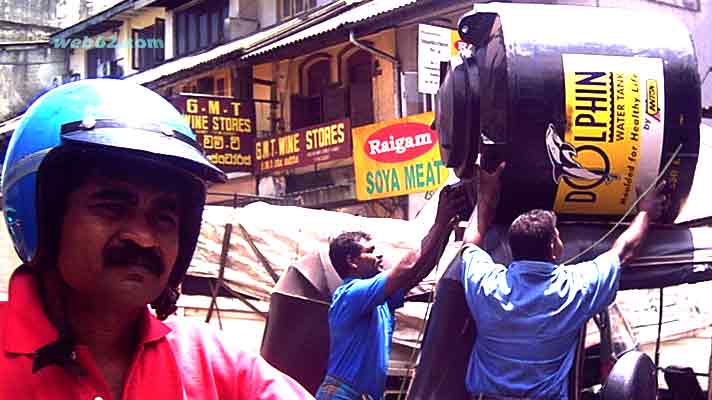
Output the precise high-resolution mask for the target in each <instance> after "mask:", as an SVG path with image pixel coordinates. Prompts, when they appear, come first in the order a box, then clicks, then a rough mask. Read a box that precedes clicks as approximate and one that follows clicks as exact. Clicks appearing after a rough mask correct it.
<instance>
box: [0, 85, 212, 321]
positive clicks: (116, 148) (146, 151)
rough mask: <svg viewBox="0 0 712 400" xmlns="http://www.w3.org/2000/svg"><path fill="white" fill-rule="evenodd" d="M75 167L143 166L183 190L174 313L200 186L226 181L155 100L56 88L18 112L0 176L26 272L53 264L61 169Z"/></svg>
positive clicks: (149, 95)
mask: <svg viewBox="0 0 712 400" xmlns="http://www.w3.org/2000/svg"><path fill="white" fill-rule="evenodd" d="M76 160H82V162H84V163H87V162H88V163H90V165H91V163H92V162H94V161H96V162H104V163H106V162H107V161H108V162H109V163H110V165H112V166H113V165H116V168H121V167H122V165H142V166H144V167H145V168H156V169H161V171H163V170H165V171H166V172H167V173H169V174H170V175H171V176H177V177H179V178H180V179H182V181H181V182H183V184H182V187H185V190H183V192H182V193H180V195H181V196H182V198H184V199H186V202H187V204H188V206H187V207H185V210H186V211H185V214H186V215H183V219H182V221H184V223H182V224H181V232H180V243H179V253H178V258H177V260H176V265H175V266H174V269H173V272H172V275H171V277H170V280H169V289H173V291H174V292H175V293H173V294H172V296H173V297H174V298H172V299H170V300H169V302H172V303H173V305H172V307H173V308H174V303H175V300H176V299H177V291H176V290H175V289H176V288H177V287H178V285H179V284H180V283H181V282H182V280H183V278H184V277H185V274H186V271H187V269H188V266H189V264H190V260H191V258H192V255H193V252H194V251H195V246H196V243H197V240H198V235H199V233H200V224H201V220H202V212H203V205H204V203H205V195H206V187H207V186H206V185H207V184H208V183H210V182H224V181H225V180H226V177H225V174H224V173H223V172H222V171H221V170H220V169H218V168H217V167H215V166H214V165H213V164H211V163H210V161H208V159H207V158H206V157H205V154H204V153H203V151H202V150H201V148H200V147H199V146H198V144H197V142H196V136H195V134H194V133H193V132H192V131H191V129H190V127H189V126H188V124H187V123H186V122H185V120H184V119H183V118H182V116H181V115H180V113H179V112H178V111H177V110H176V109H175V108H174V107H173V106H172V105H171V104H170V103H169V102H168V101H166V100H165V99H164V98H163V97H161V96H160V95H158V94H157V93H155V92H153V91H151V90H149V89H147V88H145V87H143V86H141V85H137V84H134V83H129V82H126V81H122V80H115V79H87V80H81V81H77V82H73V83H69V84H66V85H63V86H60V87H57V88H55V89H53V90H51V91H49V92H47V93H45V94H44V95H43V96H41V97H40V98H39V99H37V101H35V102H34V103H33V104H32V105H31V106H30V107H29V109H28V110H27V111H26V112H25V115H24V116H23V118H22V120H21V122H20V124H19V126H18V127H17V129H16V130H15V132H14V134H13V136H12V138H11V140H10V143H9V146H8V150H7V153H6V157H5V163H4V165H3V170H2V195H3V200H4V209H3V211H4V217H5V222H6V224H7V227H8V229H9V231H10V236H11V237H12V240H13V243H14V246H15V250H16V251H17V254H18V255H19V257H20V259H21V260H22V261H23V262H24V263H25V264H27V265H29V266H30V267H36V265H37V264H41V265H44V264H46V263H52V262H53V261H55V260H51V257H53V256H54V257H56V254H55V252H56V246H57V244H58V241H59V226H61V222H62V218H63V213H64V202H65V201H66V197H67V196H68V191H67V190H68V189H67V188H66V186H67V185H66V182H65V181H66V180H67V179H70V178H69V177H67V176H66V174H67V173H68V172H67V171H68V169H66V168H65V167H66V165H68V164H71V163H72V162H74V163H75V164H76ZM112 168H113V167H112ZM70 169H71V168H70ZM70 180H71V179H70ZM169 297H170V296H169ZM158 300H160V299H158ZM160 301H164V300H160ZM154 308H156V310H157V311H159V308H158V307H156V305H155V304H154ZM169 308H170V307H169ZM163 311H164V312H160V311H159V318H161V317H162V318H165V317H166V316H167V315H165V314H166V313H168V314H170V313H171V312H172V311H171V310H169V309H166V307H163Z"/></svg>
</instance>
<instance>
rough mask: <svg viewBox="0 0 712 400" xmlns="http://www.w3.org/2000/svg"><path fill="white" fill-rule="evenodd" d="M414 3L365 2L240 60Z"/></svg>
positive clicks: (397, 0) (407, 0)
mask: <svg viewBox="0 0 712 400" xmlns="http://www.w3.org/2000/svg"><path fill="white" fill-rule="evenodd" d="M415 2H417V0H372V1H369V2H365V3H363V4H361V5H359V6H357V7H355V8H352V9H350V10H348V11H345V12H343V13H342V14H339V15H337V16H335V17H333V18H330V19H328V20H326V21H324V22H321V23H318V24H316V25H314V26H311V27H309V28H307V29H304V30H303V31H300V32H297V33H295V34H293V35H290V36H288V37H286V38H284V39H281V40H278V41H276V42H274V43H272V44H269V45H267V46H264V47H259V48H257V49H255V50H253V51H251V52H249V53H247V54H245V55H244V56H243V57H242V58H243V59H247V58H250V57H254V56H257V55H260V54H264V53H267V52H269V51H272V50H274V49H277V48H280V47H284V46H288V45H290V44H294V43H297V42H300V41H302V40H304V39H307V38H310V37H313V36H318V35H321V34H323V33H326V32H330V31H333V30H336V29H339V28H340V27H342V26H344V25H349V24H353V23H356V22H361V21H364V20H367V19H370V18H373V17H375V16H377V15H380V14H383V13H387V12H389V11H393V10H395V9H398V8H401V7H404V6H407V5H410V4H413V3H415Z"/></svg>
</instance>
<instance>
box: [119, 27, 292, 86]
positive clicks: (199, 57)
mask: <svg viewBox="0 0 712 400" xmlns="http://www.w3.org/2000/svg"><path fill="white" fill-rule="evenodd" d="M300 22H301V21H297V20H292V21H288V22H286V23H284V24H280V25H276V26H274V27H272V28H270V29H266V30H264V31H261V32H257V33H255V34H253V35H250V36H247V37H245V38H242V39H238V40H235V41H232V42H229V43H226V44H223V45H220V46H218V47H215V48H213V49H210V50H208V51H206V52H203V53H200V54H196V55H194V56H188V57H183V58H179V59H177V60H174V61H168V62H166V63H164V64H161V65H159V66H157V67H155V68H151V69H149V70H146V71H143V72H139V73H136V74H133V75H129V76H127V77H126V78H124V79H125V80H127V81H130V82H135V83H139V84H144V83H148V82H153V81H155V80H158V79H160V78H162V77H164V76H169V75H173V74H175V73H178V72H180V71H184V70H187V69H190V68H193V67H196V66H198V65H201V64H205V63H208V62H211V61H214V60H216V59H218V58H220V57H223V56H227V55H228V54H230V53H233V52H237V51H240V50H242V49H245V48H248V47H250V46H254V45H256V44H257V43H259V42H261V41H263V40H265V39H267V38H269V37H271V36H273V35H277V34H279V33H282V32H284V31H286V30H289V29H291V28H293V27H294V26H295V25H298V24H299V23H300Z"/></svg>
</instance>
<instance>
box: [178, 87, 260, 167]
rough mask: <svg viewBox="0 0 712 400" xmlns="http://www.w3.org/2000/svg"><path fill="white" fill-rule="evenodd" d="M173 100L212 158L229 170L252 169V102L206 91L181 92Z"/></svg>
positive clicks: (253, 119)
mask: <svg viewBox="0 0 712 400" xmlns="http://www.w3.org/2000/svg"><path fill="white" fill-rule="evenodd" d="M172 101H173V105H174V106H175V107H176V108H177V109H178V110H179V111H180V112H181V113H182V114H183V117H184V118H185V120H186V121H187V122H188V124H189V125H190V127H191V129H192V130H193V132H195V134H196V136H197V139H198V144H199V145H200V146H201V147H202V148H203V151H204V152H205V155H206V157H207V158H208V160H210V162H212V163H213V164H215V165H216V166H217V167H218V168H220V169H222V170H223V171H224V172H226V173H227V172H252V170H253V166H252V153H253V150H254V138H255V105H254V103H253V102H251V101H236V100H235V99H230V98H225V97H215V96H203V95H201V96H191V95H179V96H176V97H174V98H173V100H172Z"/></svg>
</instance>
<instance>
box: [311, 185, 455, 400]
mask: <svg viewBox="0 0 712 400" xmlns="http://www.w3.org/2000/svg"><path fill="white" fill-rule="evenodd" d="M438 199H439V201H438V210H437V213H436V217H435V222H434V224H433V226H432V227H431V228H430V231H429V232H428V234H427V235H426V237H425V238H424V239H423V241H422V242H421V248H420V250H413V251H411V252H409V253H408V254H407V255H406V256H405V257H404V258H403V259H401V260H400V261H399V262H398V264H397V265H396V266H394V267H393V268H389V269H386V270H385V271H384V270H383V264H382V256H381V255H379V254H378V253H377V252H376V248H375V246H374V245H373V243H372V242H371V236H370V235H368V234H366V233H364V232H346V233H343V234H341V235H339V236H338V237H336V238H335V239H334V240H332V241H331V243H330V245H329V257H330V259H331V263H332V265H333V266H334V269H335V270H336V272H337V273H338V274H339V275H340V276H341V278H342V279H343V283H342V284H341V286H339V287H338V288H337V289H336V290H335V291H334V294H333V296H332V303H331V307H330V308H329V329H330V336H331V349H330V355H329V362H328V368H327V375H326V378H325V379H324V382H323V383H322V384H321V386H320V387H319V390H318V391H317V394H316V398H317V399H318V400H381V399H382V398H383V392H384V388H385V383H386V375H387V372H388V357H389V352H390V343H391V337H392V335H393V328H394V318H393V314H394V311H395V309H397V308H398V307H401V306H402V305H403V297H404V295H405V293H406V292H407V291H408V290H410V289H411V288H412V287H414V286H415V285H417V284H418V282H420V281H421V280H422V279H423V278H425V277H426V276H427V275H428V274H429V273H430V271H431V270H432V269H433V267H434V266H435V265H436V264H437V262H438V260H439V258H440V256H441V255H442V252H443V250H444V248H445V245H446V244H447V241H448V238H449V236H450V232H451V231H452V228H453V226H454V224H455V223H456V222H457V220H458V217H457V216H458V214H459V215H463V213H462V210H463V209H465V208H466V201H467V197H466V194H465V190H464V187H463V186H459V187H457V188H454V187H450V186H446V187H445V188H443V190H442V191H441V193H440V196H439V198H438ZM465 215H466V214H465Z"/></svg>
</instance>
